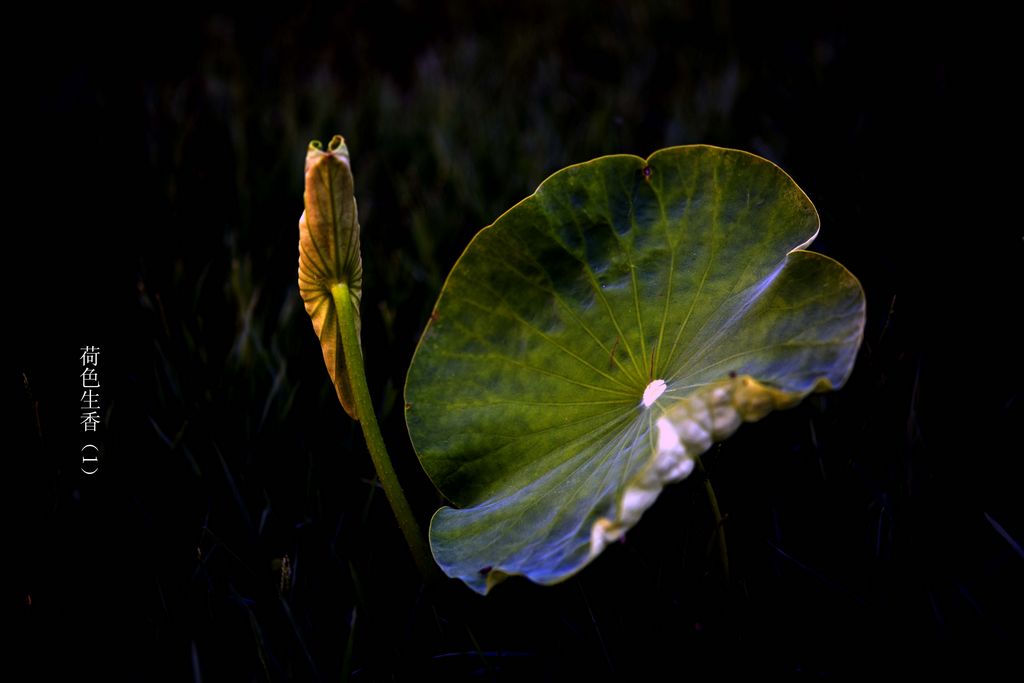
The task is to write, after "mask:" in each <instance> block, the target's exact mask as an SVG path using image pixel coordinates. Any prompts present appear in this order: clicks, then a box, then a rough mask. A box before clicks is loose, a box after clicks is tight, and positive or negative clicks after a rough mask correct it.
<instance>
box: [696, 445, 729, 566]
mask: <svg viewBox="0 0 1024 683" xmlns="http://www.w3.org/2000/svg"><path fill="white" fill-rule="evenodd" d="M696 460H697V470H698V471H699V472H700V473H701V475H703V477H704V491H706V492H707V494H708V502H709V503H711V512H712V513H713V514H714V516H715V536H716V537H717V538H718V557H719V559H720V560H721V562H722V570H723V571H724V572H725V580H726V581H728V580H729V549H728V547H726V545H725V525H724V524H723V523H722V522H723V520H722V511H721V510H719V508H718V496H716V495H715V488H714V487H713V486H712V485H711V479H710V478H709V477H708V473H707V470H705V469H704V463H703V462H701V459H700V456H697V458H696Z"/></svg>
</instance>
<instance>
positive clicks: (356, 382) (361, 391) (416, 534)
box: [331, 282, 439, 580]
mask: <svg viewBox="0 0 1024 683" xmlns="http://www.w3.org/2000/svg"><path fill="white" fill-rule="evenodd" d="M331 294H332V295H333V296H334V307H335V309H336V310H337V312H338V324H339V325H340V327H341V347H342V349H343V352H344V354H345V372H347V373H348V379H349V383H350V384H351V385H352V397H353V400H354V401H355V404H356V414H357V415H358V416H359V424H360V425H362V427H363V437H364V438H365V439H366V447H367V449H368V450H369V451H370V458H372V459H373V466H374V468H375V469H376V470H377V478H378V479H379V480H380V485H381V487H382V488H383V489H384V495H386V496H387V498H388V502H389V503H391V510H392V511H393V512H394V513H395V518H396V519H397V520H398V526H399V528H400V529H401V530H402V535H403V536H405V542H406V543H407V544H408V545H409V550H411V551H412V556H413V559H414V560H415V561H416V566H417V567H418V568H419V570H420V574H421V575H422V576H423V578H425V579H428V580H433V579H435V578H437V577H438V576H439V574H438V571H437V565H436V564H434V561H433V559H432V558H431V555H430V549H429V547H428V546H427V543H426V541H424V540H423V534H422V532H421V531H420V527H419V524H417V523H416V518H415V517H414V516H413V514H412V508H411V507H409V501H408V500H406V497H405V492H404V491H402V485H401V484H400V483H399V482H398V476H397V475H396V474H395V468H394V467H393V466H392V465H391V457H390V456H389V455H388V451H387V448H386V447H385V446H384V437H382V436H381V434H380V427H378V426H377V416H376V414H375V413H374V411H373V401H372V400H371V399H370V389H369V387H368V386H367V384H366V370H365V368H364V367H363V352H362V349H361V347H360V344H359V333H358V332H356V313H357V312H356V310H355V306H354V305H353V303H352V297H351V295H350V294H349V289H348V285H347V284H345V283H343V282H339V283H338V284H336V285H334V287H332V288H331Z"/></svg>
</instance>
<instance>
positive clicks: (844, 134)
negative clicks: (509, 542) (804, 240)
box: [3, 2, 1024, 680]
mask: <svg viewBox="0 0 1024 683" xmlns="http://www.w3.org/2000/svg"><path fill="white" fill-rule="evenodd" d="M819 4H826V3H819ZM1009 26H1010V24H1009V22H1007V21H1006V18H1005V17H998V16H984V15H981V14H970V15H966V14H963V13H947V14H942V13H931V14H920V15H914V16H895V15H894V14H893V13H892V11H891V10H885V9H883V8H881V7H878V8H875V7H871V6H867V5H863V4H861V3H857V4H849V5H846V4H843V3H839V4H831V3H829V7H828V8H827V9H823V8H821V7H817V8H811V9H809V8H802V9H800V10H799V11H797V10H796V9H795V8H794V9H792V10H787V11H785V12H780V11H779V9H778V8H777V7H774V6H770V4H768V5H766V6H765V7H761V8H751V9H743V8H741V7H740V6H739V5H733V4H732V3H716V4H715V5H714V6H711V7H709V6H706V5H704V4H701V3H685V2H684V3H647V4H643V3H637V4H636V5H635V6H634V5H632V4H624V5H616V4H603V3H602V4H594V3H585V2H570V3H565V4H562V5H559V6H558V7H557V8H550V7H547V6H546V3H544V4H542V3H536V4H534V3H525V4H521V5H520V4H517V6H516V7H515V9H514V10H513V8H512V6H511V4H509V5H508V6H505V5H499V4H495V5H488V4H486V3H485V4H484V5H479V4H476V3H472V4H470V3H466V4H464V5H463V4H460V3H451V4H447V5H444V6H438V7H431V8H427V7H423V6H418V5H417V4H415V3H411V2H372V3H371V2H365V3H354V4H351V5H343V6H339V7H336V8H332V9H329V10H327V9H319V8H316V7H313V6H303V7H301V8H300V9H297V10H294V11H292V10H289V11H288V12H285V11H283V10H275V9H272V10H267V11H259V12H257V11H255V10H249V11H246V12H245V13H235V12H230V11H226V12H222V13H209V12H204V13H196V12H192V11H191V10H189V9H187V8H174V9H168V10H166V11H158V12H154V13H152V14H146V15H144V14H142V13H141V12H140V11H138V10H128V11H118V12H117V13H113V12H111V13H108V14H104V12H103V11H101V10H94V9H88V10H78V11H70V12H69V11H63V10H60V11H58V10H56V9H52V10H51V8H48V7H40V8H39V9H38V10H30V11H28V12H27V13H25V14H24V16H19V17H13V18H12V19H11V20H10V21H9V22H7V25H6V26H5V28H4V29H3V30H4V32H5V34H6V38H7V40H6V41H5V45H6V47H5V48H4V49H5V52H6V63H7V69H6V75H7V78H6V79H5V80H6V94H7V96H6V98H5V100H6V103H7V109H8V111H9V113H10V114H11V115H12V116H13V119H12V120H10V122H9V124H8V130H7V132H6V135H7V138H8V139H7V145H6V147H7V149H6V151H7V167H8V169H9V174H8V175H9V176H10V180H9V182H8V185H7V186H8V192H7V195H6V196H7V203H8V206H9V207H10V208H9V213H8V215H9V220H10V221H11V222H10V223H9V224H8V226H7V228H8V230H7V232H8V234H9V235H10V236H11V237H10V238H9V239H8V241H7V245H8V249H9V251H7V252H6V259H5V260H6V261H7V262H8V264H10V265H11V266H13V267H8V268H7V269H6V272H7V274H8V277H9V279H10V281H9V283H8V287H7V293H8V300H9V301H10V302H11V306H12V309H13V310H12V312H11V315H12V318H13V324H12V325H11V326H10V328H9V329H8V332H7V336H8V338H9V341H8V343H9V344H12V346H13V349H14V350H13V352H12V353H9V354H8V357H7V360H8V363H7V364H6V366H5V367H7V368H8V370H7V374H6V375H5V383H6V386H5V388H6V389H7V390H8V394H9V395H11V396H13V397H14V400H13V403H9V404H8V405H10V406H12V408H11V410H12V411H13V415H11V416H10V423H9V426H8V429H9V430H10V432H11V433H13V435H14V437H15V441H14V444H15V445H14V447H13V448H11V449H10V450H7V458H8V468H7V469H6V471H5V476H4V479H5V481H6V483H7V485H8V489H9V495H8V496H7V499H8V500H9V501H12V512H11V514H9V515H8V517H7V520H8V522H9V525H8V533H7V540H8V545H7V564H8V567H9V568H10V569H13V574H14V577H15V580H14V584H13V585H14V591H13V599H14V602H15V605H16V611H17V612H18V614H19V616H20V624H19V628H18V629H17V632H18V640H17V641H16V643H17V644H18V645H19V647H16V648H15V652H16V654H15V656H14V658H13V660H12V662H11V665H12V666H13V667H15V668H17V669H23V670H27V671H28V672H29V673H30V674H31V675H30V676H28V678H30V679H32V678H42V677H45V676H46V675H47V674H52V673H54V672H55V671H56V670H61V669H65V668H66V669H67V670H69V671H70V672H77V673H87V672H97V673H103V674H105V675H107V676H109V677H111V678H122V677H124V678H130V679H133V680H153V679H162V678H167V679H175V680H181V679H184V680H190V679H194V680H200V679H201V678H202V679H205V680H283V679H288V678H293V679H296V680H318V679H324V680H336V679H338V678H344V677H346V676H350V677H351V678H352V679H355V680H382V679H383V680H391V679H398V680H410V679H413V680H420V679H421V678H422V677H423V676H428V675H438V676H441V675H444V676H448V677H450V678H452V679H454V680H461V679H477V678H478V679H481V680H523V679H525V678H526V677H529V678H530V679H533V680H562V679H564V678H566V677H568V676H572V677H579V676H585V675H591V676H594V677H606V676H611V675H616V676H620V677H621V676H625V677H626V678H627V679H631V678H637V677H642V675H643V674H644V673H645V672H647V673H649V672H653V671H657V670H659V669H666V670H667V671H668V672H671V675H674V676H678V677H679V678H689V677H691V676H699V675H702V674H703V675H707V674H729V673H737V672H765V673H773V672H774V673H795V672H802V673H809V674H812V675H838V674H844V673H850V672H860V673H865V674H868V673H880V672H883V671H885V672H892V671H893V670H896V671H897V672H913V673H920V672H929V671H930V672H948V671H951V670H953V669H956V668H962V669H964V670H965V671H971V672H978V671H979V670H984V669H987V668H991V667H994V666H995V665H996V664H998V663H999V662H1001V661H1003V660H1008V659H1009V658H1010V656H1011V655H1012V654H1013V653H1014V650H1016V649H1019V646H1020V642H1021V636H1022V629H1021V625H1020V620H1021V607H1022V603H1021V600H1020V591H1019V585H1020V583H1021V579H1022V578H1024V572H1022V567H1024V564H1022V557H1021V550H1020V546H1019V545H1018V544H1019V543H1020V541H1021V539H1022V538H1024V521H1022V519H1021V515H1020V507H1021V506H1020V498H1021V497H1020V494H1019V492H1018V490H1019V488H1020V479H1019V476H1018V475H1017V470H1018V466H1017V465H1016V462H1015V461H1016V460H1018V459H1019V458H1020V452H1021V449H1020V446H1019V440H1017V439H1016V437H1017V433H1016V429H1015V428H1016V427H1017V426H1018V425H1019V424H1020V418H1021V410H1020V401H1019V392H1018V387H1019V385H1020V381H1021V372H1020V350H1021V348H1022V345H1021V335H1020V333H1019V332H1017V331H1016V329H1015V325H1016V324H1017V323H1018V321H1019V318H1020V313H1021V301H1022V299H1021V281H1020V274H1021V263H1022V261H1021V257H1022V253H1021V251H1022V250H1021V246H1022V242H1021V229H1020V219H1019V210H1015V209H1014V208H1013V207H1014V204H1015V203H1019V199H1018V198H1019V196H1020V189H1019V188H1018V187H1017V184H1018V178H1019V164H1018V162H1017V159H1018V158H1019V151H1020V150H1019V147H1020V144H1019V140H1018V135H1017V133H1016V131H1015V127H1016V126H1017V125H1019V119H1018V118H1017V116H1016V114H1017V112H1015V111H1014V110H1013V108H1012V106H1011V105H1010V100H1011V96H1012V95H1013V93H1014V92H1015V90H1016V89H1017V88H1018V86H1019V77H1018V76H1017V75H1015V74H1014V73H1013V70H1012V68H1011V64H1012V63H1013V58H1014V54H1015V52H1016V46H1015V43H1014V42H1013V41H1012V40H1010V39H1009V37H1008V36H1007V35H1006V33H1007V32H1008V27H1009ZM334 133H342V134H344V135H345V136H346V138H347V140H348V144H349V148H350V150H351V155H352V163H353V169H354V174H355V179H356V195H357V199H358V202H359V212H360V222H361V224H362V227H363V258H364V267H365V290H364V294H363V311H362V315H363V343H364V349H366V356H367V372H368V375H369V382H370V386H371V390H372V392H373V393H374V399H375V400H376V402H377V406H378V415H379V416H380V419H381V421H382V429H383V430H384V437H385V440H386V441H387V442H388V444H389V447H390V449H391V453H392V456H393V458H394V459H395V461H396V463H397V467H398V469H399V475H400V477H401V479H402V481H403V483H404V485H405V487H406V489H407V491H408V492H409V494H410V497H411V499H412V503H413V506H414V508H415V509H416V511H417V512H418V514H419V516H420V519H421V521H422V522H423V523H424V524H425V523H426V522H427V520H428V519H429V516H430V514H431V513H432V512H433V510H435V509H436V507H437V506H438V505H439V504H440V503H441V502H442V501H441V499H440V497H439V496H438V494H437V493H436V492H435V491H434V490H433V488H432V487H431V485H430V483H429V482H428V481H427V479H426V477H425V476H424V475H423V474H422V472H421V471H420V470H419V467H418V464H417V463H416V460H415V455H414V453H413V451H412V448H411V445H410V444H409V441H408V436H407V433H406V431H405V427H404V423H403V418H402V411H401V409H400V408H401V404H402V401H401V391H402V386H403V384H404V376H405V371H406V368H407V367H408V363H409V360H410V358H411V355H412V351H413V349H414V347H415V344H416V341H417V339H418V335H419V332H420V330H421V329H422V326H423V325H424V323H425V321H426V319H427V316H428V315H429V312H430V310H431V307H432V305H433V302H434V300H435V298H436V296H437V293H438V290H439V288H440V285H441V283H442V282H443V278H444V276H445V275H446V273H447V272H448V269H449V268H450V267H451V265H452V264H453V263H454V261H455V259H456V258H457V257H458V255H459V253H460V252H461V250H462V249H463V248H464V247H465V245H466V244H467V243H468V241H469V239H470V238H471V237H472V235H473V234H474V233H475V232H476V231H477V230H478V229H480V228H481V227H483V226H485V225H487V224H488V223H490V222H491V221H492V220H493V219H494V218H496V217H497V216H498V215H499V214H500V213H501V212H502V211H504V210H505V209H506V208H508V207H509V206H511V205H512V204H513V203H515V202H516V201H518V200H519V199H521V198H522V197H524V196H526V195H527V194H529V193H530V192H532V191H533V189H534V188H535V187H536V186H537V185H538V184H539V183H540V181H541V180H543V179H544V178H545V177H546V176H547V175H549V174H550V173H552V172H554V171H556V170H558V169H559V168H561V167H563V166H565V165H568V164H570V163H575V162H580V161H585V160H587V159H591V158H594V157H597V156H600V155H602V154H609V153H619V152H627V153H633V154H638V155H641V156H646V155H648V154H650V153H651V152H653V151H655V150H656V149H659V148H661V147H664V146H669V145H676V144H687V143H698V142H703V143H711V144H717V145H723V146H730V147H738V148H741V149H746V150H750V151H753V152H755V153H758V154H761V155H763V156H765V157H767V158H769V159H771V160H773V161H775V162H777V163H778V164H780V165H781V166H782V167H783V168H784V169H786V171H787V172H788V173H790V175H792V176H793V178H794V179H795V180H796V181H797V182H798V183H799V184H800V185H801V187H802V188H803V189H804V190H805V191H806V192H807V193H808V195H809V196H810V197H811V199H812V200H813V201H814V203H815V204H816V206H817V208H818V210H819V212H820V214H821V217H822V231H821V235H820V237H819V238H818V240H817V242H816V243H815V245H814V247H813V248H814V249H816V250H819V251H822V252H824V253H826V254H828V255H830V256H832V257H834V258H837V259H838V260H840V261H841V262H842V263H843V264H845V265H846V266H847V267H848V268H849V269H850V270H851V271H852V272H853V273H855V274H856V275H857V276H858V277H859V278H860V279H861V281H862V283H863V284H864V287H865V290H866V292H867V298H868V321H867V329H866V333H865V340H864V344H863V347H862V349H861V352H860V355H859V358H858V362H857V366H856V368H855V370H854V373H853V376H852V377H851V379H850V381H849V383H848V384H847V386H846V387H845V388H843V389H842V390H841V391H839V392H836V393H834V394H830V395H824V396H820V397H813V398H812V399H810V400H808V401H807V402H805V403H804V404H803V405H801V406H800V407H798V408H795V409H793V410H790V411H787V412H785V413H780V414H777V415H773V416H771V417H770V418H769V419H767V420H765V421H764V422H763V423H759V424H756V425H750V426H746V427H744V428H743V429H742V430H741V431H740V433H739V434H738V435H737V436H736V437H734V438H733V439H730V440H729V441H728V442H726V443H725V444H722V445H720V446H718V447H716V448H715V449H713V451H712V452H711V453H710V454H709V455H708V456H706V458H705V460H706V463H707V465H708V467H709V473H710V477H711V479H712V481H713V482H714V485H715V488H716V490H717V492H718V497H719V502H720V503H721V505H722V508H723V511H724V512H725V513H726V515H727V521H726V523H725V529H726V533H727V536H728V541H729V550H730V562H731V575H730V576H729V577H728V578H726V576H725V575H724V573H723V571H722V569H721V567H720V566H719V564H718V561H717V556H716V553H715V551H714V547H713V545H711V544H710V541H711V540H712V534H713V531H714V523H713V521H712V519H711V513H710V511H709V509H708V504H707V500H706V498H705V495H704V491H703V486H702V484H701V481H700V479H699V478H698V477H697V476H694V477H691V479H689V480H687V481H686V482H683V483H681V484H678V485H674V486H672V487H670V488H669V489H668V490H666V491H665V492H664V494H663V495H662V497H661V498H660V499H659V501H658V503H657V504H656V505H655V506H654V507H653V508H652V509H651V510H650V511H649V512H648V513H647V514H646V515H645V516H644V519H643V522H642V523H640V524H639V525H638V526H637V527H636V528H635V529H634V530H633V531H631V532H630V534H629V538H628V540H627V542H625V543H623V544H619V545H617V546H615V547H613V548H611V549H609V550H608V551H607V552H605V553H604V555H603V556H602V557H601V558H599V559H598V560H597V561H595V562H594V563H593V564H592V565H591V566H590V567H588V568H587V569H585V570H584V571H583V572H582V573H581V574H579V575H578V576H577V577H575V578H573V579H571V580H569V581H567V582H565V583H564V584H562V585H559V586H557V587H552V588H541V587H537V586H533V585H530V584H528V583H526V582H525V581H520V580H512V581H509V582H508V583H506V584H504V585H502V586H501V587H500V588H498V589H497V590H495V591H494V593H492V595H490V596H488V597H486V598H482V597H479V596H476V595H474V594H472V593H471V592H470V591H469V590H468V589H466V588H464V587H462V586H461V585H458V584H455V583H454V582H449V583H447V584H445V585H442V586H434V587H424V586H423V585H422V583H421V582H420V580H419V578H418V576H417V574H416V572H415V570H414V567H413V564H412V562H411V559H410V557H409V555H408V551H407V550H406V549H405V547H404V546H403V543H402V539H401V536H400V534H399V533H398V530H397V527H396V524H395V523H394V521H393V518H392V516H391V513H390V510H389V509H388V507H387V504H386V502H385V501H384V498H383V496H382V495H381V493H380V492H379V490H377V489H376V487H375V486H374V484H373V476H374V475H373V470H372V466H371V464H370V461H369V457H368V455H367V454H366V451H365V446H364V444H363V441H362V435H361V433H360V432H359V430H358V426H357V425H354V424H353V423H352V422H351V421H350V420H349V419H348V418H347V417H346V416H345V414H344V413H343V411H342V410H341V408H340V406H339V405H338V403H337V399H336V397H335V394H334V391H333V389H332V387H331V386H330V384H329V381H328V377H327V373H326V372H325V369H324V367H323V361H322V357H321V353H320V350H319V345H318V343H317V340H316V338H315V335H314V334H313V331H312V328H311V325H310V323H309V320H308V318H307V317H306V315H305V312H304V311H303V309H302V304H301V301H300V299H299V297H298V292H297V287H296V267H297V248H296V242H297V235H298V231H297V221H298V217H299V214H300V213H301V211H302V167H303V158H304V153H305V148H306V144H307V142H308V141H309V140H310V139H312V138H321V139H324V140H326V139H328V138H329V137H330V136H331V135H332V134H334ZM89 344H92V345H99V346H100V347H101V349H102V351H101V362H100V363H101V364H100V368H99V372H100V378H101V381H102V383H103V386H102V390H101V396H102V398H103V423H102V426H101V430H100V433H99V438H100V442H101V444H102V446H103V455H102V460H101V463H100V467H101V469H100V472H99V473H98V474H96V475H94V476H92V477H87V476H85V475H83V474H81V472H80V471H79V462H78V457H79V449H80V447H81V444H82V443H84V441H83V435H82V433H81V431H80V426H79V425H78V420H79V397H80V394H81V388H80V377H79V375H80V373H81V364H80V361H79V357H80V354H81V351H80V348H81V347H82V346H85V345H89ZM5 450H6V449H5ZM1014 539H1016V540H1014ZM284 557H287V558H288V562H289V564H290V567H291V577H290V581H289V582H287V583H282V573H281V569H280V568H281V558H284ZM22 639H24V641H25V642H24V647H20V644H21V640H22Z"/></svg>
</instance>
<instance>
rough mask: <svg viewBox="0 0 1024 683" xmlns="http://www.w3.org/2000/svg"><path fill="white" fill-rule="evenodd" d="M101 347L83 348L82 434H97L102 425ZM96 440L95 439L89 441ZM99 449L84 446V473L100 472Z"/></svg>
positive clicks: (91, 445)
mask: <svg viewBox="0 0 1024 683" xmlns="http://www.w3.org/2000/svg"><path fill="white" fill-rule="evenodd" d="M99 364H100V347H98V346H84V347H82V368H83V370H82V375H81V378H82V389H83V392H82V398H81V410H82V414H81V418H82V419H81V422H80V424H81V425H82V433H83V434H88V433H90V432H96V427H97V425H99V423H100V392H99V388H100V376H99V369H98V368H99ZM89 440H90V441H93V440H95V438H94V437H92V438H90V439H89ZM99 470H100V466H99V448H98V447H97V446H96V444H94V443H86V444H85V445H84V446H82V473H83V474H96V473H97V472H99Z"/></svg>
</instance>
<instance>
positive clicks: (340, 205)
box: [299, 135, 363, 420]
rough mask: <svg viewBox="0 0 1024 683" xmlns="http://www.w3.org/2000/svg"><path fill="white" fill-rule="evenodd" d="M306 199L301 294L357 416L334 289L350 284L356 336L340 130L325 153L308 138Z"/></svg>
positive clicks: (354, 239) (350, 221)
mask: <svg viewBox="0 0 1024 683" xmlns="http://www.w3.org/2000/svg"><path fill="white" fill-rule="evenodd" d="M303 202H304V205H305V209H304V210H303V212H302V216H301V217H300V218H299V294H301V295H302V300H303V302H304V303H305V306H306V313H308V314H309V317H310V319H311V320H312V321H313V329H314V331H315V332H316V335H317V337H319V338H320V347H321V348H322V350H323V353H324V363H325V364H326V365H327V372H328V373H329V374H330V376H331V381H332V382H333V383H334V388H335V390H336V391H337V392H338V399H339V400H340V401H341V405H342V407H344V408H345V412H347V413H348V414H349V416H351V417H352V418H353V419H356V420H358V419H359V416H358V415H357V411H356V408H355V400H354V398H353V396H352V383H351V381H350V379H349V376H348V370H347V369H346V367H345V354H344V353H343V349H342V344H341V328H340V327H339V326H338V313H337V310H336V309H335V306H334V300H333V294H332V289H333V287H334V286H335V285H337V284H338V283H343V284H345V285H346V286H347V288H348V292H349V296H351V297H352V304H353V310H354V313H355V316H356V317H355V324H356V338H357V339H358V336H359V327H360V324H359V299H360V297H361V296H362V291H363V257H362V255H361V254H360V251H359V217H358V212H357V211H356V199H355V196H354V195H353V180H352V169H351V168H350V166H349V157H348V147H347V146H346V145H345V139H344V138H342V137H341V136H340V135H335V136H334V137H333V138H332V139H331V141H330V143H329V144H328V146H327V151H326V152H325V151H323V147H322V145H321V144H320V142H319V141H317V140H314V141H313V142H311V143H309V149H308V151H307V152H306V189H305V192H304V193H303Z"/></svg>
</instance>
